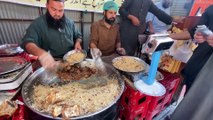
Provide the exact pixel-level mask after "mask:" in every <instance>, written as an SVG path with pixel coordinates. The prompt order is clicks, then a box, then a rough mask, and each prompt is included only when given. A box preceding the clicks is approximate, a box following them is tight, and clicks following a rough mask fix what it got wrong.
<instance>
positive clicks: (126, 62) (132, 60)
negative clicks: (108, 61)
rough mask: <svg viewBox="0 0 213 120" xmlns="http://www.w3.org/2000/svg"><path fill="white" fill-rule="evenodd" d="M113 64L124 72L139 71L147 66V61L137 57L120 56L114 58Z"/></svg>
mask: <svg viewBox="0 0 213 120" xmlns="http://www.w3.org/2000/svg"><path fill="white" fill-rule="evenodd" d="M112 65H113V66H114V67H115V68H116V69H118V70H120V71H123V72H130V73H138V72H142V71H144V70H145V68H146V63H145V62H144V61H143V60H141V59H140V58H137V57H132V56H120V57H116V58H114V59H113V60H112Z"/></svg>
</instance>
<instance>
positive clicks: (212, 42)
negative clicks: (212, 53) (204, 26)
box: [207, 34, 213, 47]
mask: <svg viewBox="0 0 213 120" xmlns="http://www.w3.org/2000/svg"><path fill="white" fill-rule="evenodd" d="M207 42H208V44H209V45H210V46H212V47H213V34H212V35H209V36H208V37H207Z"/></svg>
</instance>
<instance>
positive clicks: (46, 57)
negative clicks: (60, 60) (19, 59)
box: [38, 52, 57, 69]
mask: <svg viewBox="0 0 213 120" xmlns="http://www.w3.org/2000/svg"><path fill="white" fill-rule="evenodd" d="M38 60H39V62H40V63H41V65H42V67H44V68H45V69H54V67H55V66H56V65H57V63H56V61H55V60H54V58H53V57H52V56H51V55H50V54H49V53H47V52H45V53H43V54H42V55H41V56H39V57H38Z"/></svg>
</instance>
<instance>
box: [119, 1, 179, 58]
mask: <svg viewBox="0 0 213 120" xmlns="http://www.w3.org/2000/svg"><path fill="white" fill-rule="evenodd" d="M148 12H151V13H153V14H154V15H155V16H156V17H157V18H158V19H159V20H160V21H163V22H164V23H166V24H171V23H172V21H176V22H181V19H173V18H172V17H171V16H169V15H168V14H166V13H165V12H163V11H162V10H160V9H158V8H157V7H156V6H155V5H154V3H153V2H152V1H151V0H125V1H124V3H123V4H122V6H121V7H120V9H119V13H120V15H121V23H120V34H121V44H122V46H123V47H124V49H125V50H126V53H127V55H131V56H133V55H134V53H135V50H136V47H137V45H138V35H139V33H143V32H144V31H145V29H146V20H145V19H146V16H147V13H148Z"/></svg>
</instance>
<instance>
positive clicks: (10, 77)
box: [0, 63, 31, 84]
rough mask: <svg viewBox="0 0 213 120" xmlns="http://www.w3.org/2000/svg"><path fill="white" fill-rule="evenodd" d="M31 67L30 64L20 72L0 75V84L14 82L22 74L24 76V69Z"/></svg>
mask: <svg viewBox="0 0 213 120" xmlns="http://www.w3.org/2000/svg"><path fill="white" fill-rule="evenodd" d="M30 65H31V63H27V65H26V66H25V67H24V68H23V69H20V70H17V71H14V72H11V73H8V74H4V75H0V84H1V83H9V82H12V81H15V80H16V79H18V78H19V77H20V76H21V75H22V74H24V72H26V69H27V68H28V67H29V66H30Z"/></svg>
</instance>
